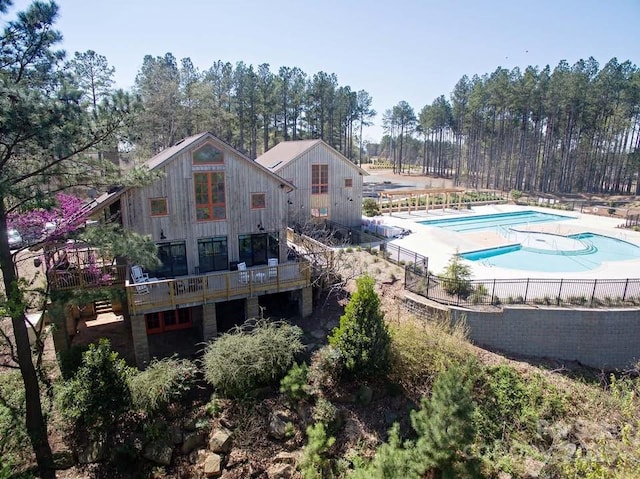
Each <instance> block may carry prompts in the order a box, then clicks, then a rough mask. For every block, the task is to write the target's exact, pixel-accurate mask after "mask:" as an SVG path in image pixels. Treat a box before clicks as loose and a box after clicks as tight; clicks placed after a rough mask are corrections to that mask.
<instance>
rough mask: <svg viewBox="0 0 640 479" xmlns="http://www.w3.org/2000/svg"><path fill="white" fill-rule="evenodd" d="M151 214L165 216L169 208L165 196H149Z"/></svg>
mask: <svg viewBox="0 0 640 479" xmlns="http://www.w3.org/2000/svg"><path fill="white" fill-rule="evenodd" d="M149 203H150V205H151V216H167V215H168V214H169V208H168V207H167V199H166V198H150V199H149Z"/></svg>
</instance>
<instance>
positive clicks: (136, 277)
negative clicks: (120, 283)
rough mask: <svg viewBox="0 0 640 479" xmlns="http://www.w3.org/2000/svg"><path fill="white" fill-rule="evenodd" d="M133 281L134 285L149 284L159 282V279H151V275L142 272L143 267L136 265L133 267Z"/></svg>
mask: <svg viewBox="0 0 640 479" xmlns="http://www.w3.org/2000/svg"><path fill="white" fill-rule="evenodd" d="M131 279H133V282H134V283H148V282H149V281H158V278H149V274H148V273H145V272H144V271H142V267H141V266H138V265H136V264H134V265H133V266H131Z"/></svg>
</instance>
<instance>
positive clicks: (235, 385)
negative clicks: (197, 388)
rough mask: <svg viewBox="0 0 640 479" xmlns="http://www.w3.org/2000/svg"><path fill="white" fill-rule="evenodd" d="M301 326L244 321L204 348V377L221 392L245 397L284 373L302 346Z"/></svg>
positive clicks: (231, 395) (271, 382)
mask: <svg viewBox="0 0 640 479" xmlns="http://www.w3.org/2000/svg"><path fill="white" fill-rule="evenodd" d="M301 338H302V330H301V329H300V328H298V327H297V326H292V325H290V324H288V323H286V322H283V321H274V322H270V321H267V320H264V319H261V320H258V321H248V322H247V323H245V324H244V325H243V326H242V327H238V328H236V329H235V330H233V331H232V332H230V333H226V334H223V335H222V336H220V337H219V338H218V339H216V340H215V341H214V342H212V343H209V344H208V345H207V347H206V349H205V353H204V358H203V364H204V376H205V379H206V380H207V381H208V382H209V383H210V384H212V385H213V386H215V387H216V388H217V389H218V390H219V391H220V392H221V393H223V394H225V395H227V396H230V397H245V396H247V395H249V394H250V393H251V392H252V391H253V390H255V389H256V388H258V387H261V386H267V385H269V384H273V383H274V382H275V381H278V380H279V379H280V378H282V377H283V376H284V374H285V373H286V372H287V370H288V369H289V367H291V365H292V364H293V361H294V357H295V355H296V354H298V353H299V352H301V351H302V350H303V349H304V345H303V344H302V342H301Z"/></svg>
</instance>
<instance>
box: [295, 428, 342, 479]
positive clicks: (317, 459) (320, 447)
mask: <svg viewBox="0 0 640 479" xmlns="http://www.w3.org/2000/svg"><path fill="white" fill-rule="evenodd" d="M307 437H308V440H307V445H306V446H305V447H304V449H303V451H302V457H301V459H300V472H301V473H302V478H303V479H328V478H331V477H333V472H332V470H331V461H330V459H329V458H327V451H328V450H329V449H330V448H331V446H333V444H334V443H335V442H336V439H335V438H334V437H331V436H328V435H327V431H326V429H325V426H324V424H323V423H321V422H319V423H317V424H314V425H313V426H309V427H308V428H307Z"/></svg>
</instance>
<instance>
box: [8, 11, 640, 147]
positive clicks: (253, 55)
mask: <svg viewBox="0 0 640 479" xmlns="http://www.w3.org/2000/svg"><path fill="white" fill-rule="evenodd" d="M29 3H30V2H28V1H27V0H16V1H14V5H15V8H16V9H23V8H24V7H25V6H26V5H28V4H29ZM58 5H59V6H60V17H59V21H58V23H57V28H58V29H59V30H60V31H61V32H62V34H63V36H64V42H63V45H62V47H63V48H64V49H65V50H67V52H68V54H69V55H73V52H75V51H86V50H89V49H92V50H95V51H96V52H98V53H99V54H101V55H104V56H106V57H107V59H108V61H109V63H110V64H111V65H113V66H115V68H116V82H117V84H118V86H120V87H122V88H129V87H131V86H132V85H133V82H134V79H135V75H136V73H137V71H138V69H139V68H140V66H141V64H142V59H143V57H144V56H145V55H147V54H149V55H153V56H160V55H164V54H165V53H166V52H171V53H173V55H174V56H175V57H176V58H177V59H178V60H180V59H181V58H183V57H190V58H191V60H192V61H193V63H194V64H195V65H196V66H197V67H198V68H200V69H202V70H204V69H207V68H208V67H209V66H210V65H211V64H212V63H213V62H214V61H216V60H223V61H229V62H231V63H234V64H235V63H236V62H238V61H244V62H245V63H247V64H253V65H254V66H257V65H259V64H261V63H269V64H270V65H271V70H272V71H273V72H277V70H278V68H279V67H280V66H283V65H284V66H291V67H292V66H298V67H300V68H301V69H302V70H303V71H304V72H305V73H307V74H308V75H313V74H314V73H317V72H319V71H325V72H327V73H335V74H336V75H337V76H338V81H339V84H340V85H349V86H351V88H352V89H355V90H366V91H368V92H369V93H370V94H371V96H372V97H373V102H374V104H373V107H374V108H375V109H376V110H377V111H378V116H377V118H376V119H375V120H374V121H375V122H376V126H374V127H372V128H370V129H369V130H368V132H367V133H366V135H365V138H368V139H369V140H371V141H376V140H378V139H379V137H380V136H381V134H382V128H381V126H380V124H381V117H382V112H384V110H386V109H388V108H391V107H392V106H393V105H395V104H397V103H398V102H399V101H401V100H406V101H407V102H409V104H410V105H411V106H413V108H414V109H415V110H416V113H417V112H418V111H419V110H420V109H421V108H422V107H423V106H424V105H425V104H428V103H431V102H432V101H433V100H434V99H435V98H436V97H437V96H439V95H442V94H444V95H445V96H447V97H448V96H449V94H450V92H451V90H452V89H453V87H454V85H455V84H456V82H457V81H458V80H459V79H460V77H461V76H462V75H463V74H467V75H469V76H472V75H473V74H479V75H482V74H485V73H491V72H492V71H494V70H495V69H496V68H497V67H498V66H502V67H504V68H513V67H516V66H518V67H520V68H521V69H524V68H525V67H526V66H527V65H538V66H540V67H544V66H545V65H547V64H548V65H550V66H551V67H552V68H553V67H554V66H556V65H557V64H558V62H559V61H560V60H563V59H564V60H567V61H568V62H569V64H571V65H572V64H573V63H575V62H576V61H578V60H579V59H581V58H585V59H586V58H588V57H589V56H593V57H594V58H595V59H596V60H598V62H599V63H600V65H601V66H602V65H604V64H605V63H606V62H607V61H608V60H610V59H611V58H612V57H617V58H618V60H620V61H623V60H631V61H632V62H633V63H635V64H636V65H637V64H639V63H640V58H639V57H640V29H639V28H638V25H639V24H640V0H611V1H609V2H605V1H602V0H597V1H596V0H537V1H530V0H484V1H482V0H449V1H447V0H440V1H432V0H423V1H420V0H394V1H393V2H391V1H377V0H375V1H364V0H351V1H350V0H342V1H340V0H322V1H319V0H300V1H293V0H289V1H285V0H262V1H261V0H247V1H241V0H238V1H232V0H229V1H212V0H210V1H206V0H183V1H181V2H180V1H175V0H173V1H171V2H170V1H167V0H153V1H151V0H59V1H58Z"/></svg>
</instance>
